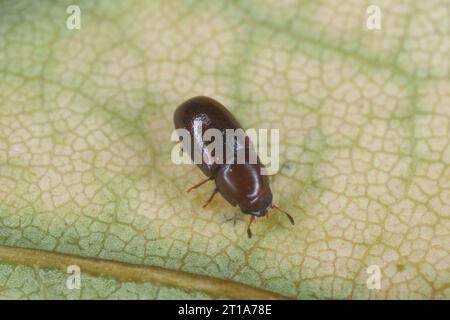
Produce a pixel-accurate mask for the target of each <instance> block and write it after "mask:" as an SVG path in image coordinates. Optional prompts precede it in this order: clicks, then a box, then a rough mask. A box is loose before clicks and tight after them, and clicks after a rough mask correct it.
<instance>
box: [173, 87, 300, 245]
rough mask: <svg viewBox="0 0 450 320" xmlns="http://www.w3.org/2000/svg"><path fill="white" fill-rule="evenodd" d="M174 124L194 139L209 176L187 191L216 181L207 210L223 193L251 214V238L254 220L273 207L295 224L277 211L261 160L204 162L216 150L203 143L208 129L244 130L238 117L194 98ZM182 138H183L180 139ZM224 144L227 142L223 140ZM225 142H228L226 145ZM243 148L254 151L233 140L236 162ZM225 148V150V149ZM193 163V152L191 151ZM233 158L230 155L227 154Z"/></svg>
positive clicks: (205, 99)
mask: <svg viewBox="0 0 450 320" xmlns="http://www.w3.org/2000/svg"><path fill="white" fill-rule="evenodd" d="M174 123H175V128H176V129H186V130H187V131H188V132H189V134H190V137H191V141H189V143H190V144H191V147H192V148H191V150H193V149H196V150H199V152H200V153H201V154H202V158H201V163H197V165H198V167H199V168H200V169H201V170H202V172H203V173H204V174H205V175H206V176H207V177H208V179H206V180H204V181H202V182H200V183H199V184H197V185H195V186H193V187H191V188H189V189H188V190H187V191H188V192H190V191H191V190H193V189H195V188H198V187H200V186H201V185H203V184H204V183H206V182H208V181H210V180H215V183H216V188H215V189H214V191H213V193H212V195H211V196H210V197H209V199H208V200H207V201H206V203H205V204H204V205H203V207H206V206H207V205H208V204H209V203H210V202H211V200H212V199H213V197H214V196H215V195H216V193H220V194H221V195H222V196H223V197H224V198H225V200H227V201H228V202H229V203H230V204H231V205H233V206H236V205H238V206H239V207H240V209H241V211H242V212H243V213H244V214H249V215H250V222H249V224H248V227H247V235H248V237H249V238H251V237H252V232H251V230H250V227H251V225H252V223H254V222H255V217H263V216H265V215H267V213H268V210H269V209H271V208H274V209H276V210H278V211H280V212H282V213H284V214H286V216H287V217H288V218H289V221H290V222H291V223H292V224H294V219H293V218H292V216H291V215H290V214H289V213H287V212H285V211H283V210H281V209H280V208H278V207H277V206H275V205H274V204H273V203H272V191H271V190H270V186H269V179H268V177H267V176H266V175H262V174H261V168H262V167H263V165H262V164H261V162H260V160H259V158H257V161H256V163H250V162H249V161H248V157H247V156H246V158H245V162H244V163H242V164H239V163H236V162H232V163H230V162H225V163H223V162H222V163H215V162H209V163H208V162H205V161H203V159H205V158H206V159H214V158H215V154H214V151H211V150H210V149H208V143H205V142H204V141H203V134H204V132H205V131H206V130H208V129H218V130H220V132H221V134H222V135H223V136H225V135H226V131H227V129H242V127H241V125H240V124H239V122H238V121H237V120H236V118H235V117H234V116H233V115H232V114H231V113H230V112H229V111H228V110H227V109H226V108H225V107H224V106H223V105H222V104H220V103H219V102H218V101H216V100H214V99H211V98H208V97H202V96H199V97H194V98H191V99H189V100H187V101H185V102H184V103H182V104H181V105H180V106H179V107H178V108H177V109H176V111H175V114H174ZM181 139H182V137H181V136H180V140H181ZM224 141H225V140H224ZM224 143H225V142H224ZM238 148H241V149H242V148H243V149H245V150H246V151H248V152H246V154H249V153H250V152H254V150H253V147H252V146H251V143H250V141H249V139H248V137H247V136H246V137H245V141H234V140H233V147H232V149H233V151H232V152H233V154H232V155H231V157H233V160H236V150H237V149H238ZM224 149H226V147H225V146H224ZM190 156H191V158H192V160H194V152H190ZM228 156H230V155H228Z"/></svg>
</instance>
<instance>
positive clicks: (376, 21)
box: [366, 4, 381, 30]
mask: <svg viewBox="0 0 450 320" xmlns="http://www.w3.org/2000/svg"><path fill="white" fill-rule="evenodd" d="M366 13H367V14H368V15H369V16H368V17H367V20H366V27H367V29H369V30H381V9H380V7H379V6H377V5H374V4H371V5H370V6H368V7H367V9H366Z"/></svg>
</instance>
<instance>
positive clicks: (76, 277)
mask: <svg viewBox="0 0 450 320" xmlns="http://www.w3.org/2000/svg"><path fill="white" fill-rule="evenodd" d="M67 273H68V274H69V276H68V277H67V281H66V287H67V289H69V290H80V288H81V269H80V267H79V266H77V265H70V266H68V267H67Z"/></svg>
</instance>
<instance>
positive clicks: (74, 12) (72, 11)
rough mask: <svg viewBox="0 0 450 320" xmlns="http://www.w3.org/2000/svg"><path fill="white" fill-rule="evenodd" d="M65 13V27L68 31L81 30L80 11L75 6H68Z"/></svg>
mask: <svg viewBox="0 0 450 320" xmlns="http://www.w3.org/2000/svg"><path fill="white" fill-rule="evenodd" d="M66 13H67V14H69V16H68V17H67V19H66V27H67V29H69V30H74V29H78V30H79V29H80V28H81V9H80V7H79V6H77V5H74V4H73V5H70V6H68V7H67V9H66Z"/></svg>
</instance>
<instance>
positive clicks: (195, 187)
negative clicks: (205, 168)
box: [186, 178, 213, 192]
mask: <svg viewBox="0 0 450 320" xmlns="http://www.w3.org/2000/svg"><path fill="white" fill-rule="evenodd" d="M212 179H213V178H208V179H206V180H203V181H202V182H200V183H197V184H196V185H195V186H192V187H190V188H189V189H187V190H186V192H191V191H192V190H194V189H197V188H198V187H200V186H201V185H203V184H204V183H206V182H208V181H210V180H212Z"/></svg>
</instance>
